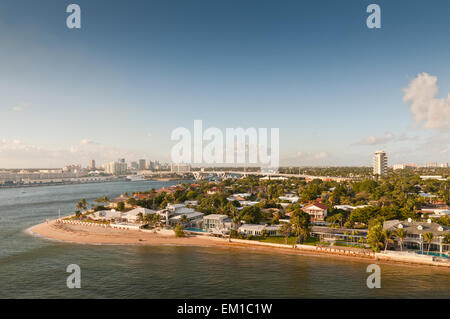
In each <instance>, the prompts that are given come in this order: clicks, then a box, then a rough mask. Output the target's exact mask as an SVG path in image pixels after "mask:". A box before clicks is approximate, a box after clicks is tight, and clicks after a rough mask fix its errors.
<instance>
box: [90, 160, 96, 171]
mask: <svg viewBox="0 0 450 319" xmlns="http://www.w3.org/2000/svg"><path fill="white" fill-rule="evenodd" d="M89 169H91V170H94V169H95V160H91V162H90V163H89Z"/></svg>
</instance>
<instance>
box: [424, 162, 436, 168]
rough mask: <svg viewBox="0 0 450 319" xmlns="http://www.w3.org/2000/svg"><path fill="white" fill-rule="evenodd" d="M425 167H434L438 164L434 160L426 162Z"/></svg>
mask: <svg viewBox="0 0 450 319" xmlns="http://www.w3.org/2000/svg"><path fill="white" fill-rule="evenodd" d="M425 167H426V168H434V167H438V164H437V163H436V162H431V163H426V164H425Z"/></svg>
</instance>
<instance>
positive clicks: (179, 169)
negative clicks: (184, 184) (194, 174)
mask: <svg viewBox="0 0 450 319" xmlns="http://www.w3.org/2000/svg"><path fill="white" fill-rule="evenodd" d="M170 171H171V172H172V173H189V172H190V171H191V165H189V164H175V163H172V164H171V166H170Z"/></svg>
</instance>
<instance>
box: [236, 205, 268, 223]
mask: <svg viewBox="0 0 450 319" xmlns="http://www.w3.org/2000/svg"><path fill="white" fill-rule="evenodd" d="M262 218H263V215H262V213H261V209H260V208H259V207H258V206H246V207H244V208H243V209H242V210H241V219H243V220H244V221H246V222H247V223H249V224H256V223H259V222H260V221H261V219H262Z"/></svg>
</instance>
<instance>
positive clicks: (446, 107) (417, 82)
mask: <svg viewBox="0 0 450 319" xmlns="http://www.w3.org/2000/svg"><path fill="white" fill-rule="evenodd" d="M437 80H438V78H437V77H436V76H433V75H430V74H428V73H426V72H423V73H421V74H418V75H417V77H416V78H414V79H413V80H412V81H411V82H410V83H409V86H408V88H406V89H404V90H403V92H404V96H403V101H404V102H405V103H410V104H411V107H410V110H411V113H412V115H413V117H414V120H415V122H416V123H420V124H422V126H423V128H425V129H439V130H443V129H449V128H450V94H448V96H447V98H436V95H437V93H438V91H439V87H438V85H437Z"/></svg>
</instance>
